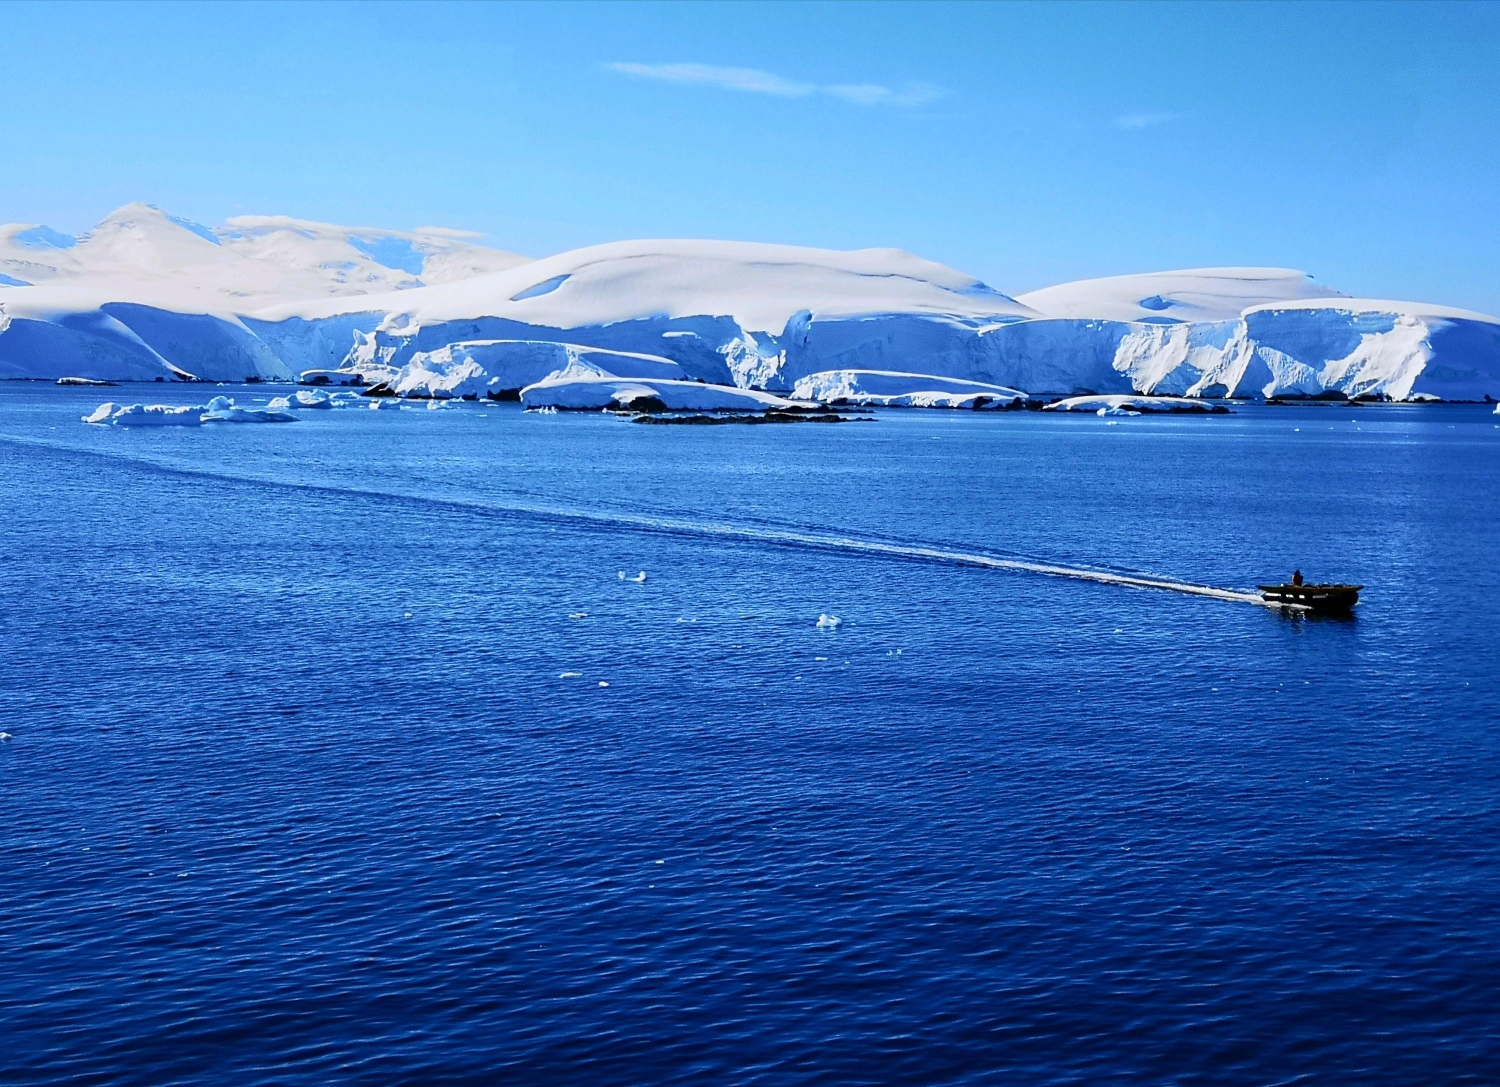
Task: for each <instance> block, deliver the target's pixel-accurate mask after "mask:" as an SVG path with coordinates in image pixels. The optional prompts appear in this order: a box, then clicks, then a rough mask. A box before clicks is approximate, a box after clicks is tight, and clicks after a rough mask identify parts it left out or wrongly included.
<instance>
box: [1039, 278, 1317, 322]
mask: <svg viewBox="0 0 1500 1087" xmlns="http://www.w3.org/2000/svg"><path fill="white" fill-rule="evenodd" d="M1342 297H1344V295H1343V294H1342V293H1341V292H1339V291H1335V290H1330V289H1328V288H1326V287H1323V286H1321V285H1320V284H1318V283H1314V282H1313V278H1312V276H1310V275H1308V274H1307V273H1306V272H1299V271H1296V270H1295V269H1292V268H1191V269H1186V270H1184V271H1178V272H1147V273H1144V274H1139V275H1126V276H1109V277H1106V278H1104V279H1080V280H1078V281H1076V282H1074V283H1062V284H1059V285H1058V286H1056V287H1044V288H1043V289H1042V290H1039V291H1032V292H1030V293H1029V294H1023V295H1020V296H1019V298H1018V300H1019V301H1021V302H1024V303H1025V304H1026V305H1028V306H1030V307H1031V308H1032V309H1034V310H1037V311H1038V312H1040V313H1044V314H1046V315H1047V316H1048V317H1072V318H1084V319H1092V320H1106V321H1170V322H1177V321H1191V322H1204V321H1208V322H1213V321H1233V320H1235V319H1236V318H1238V317H1239V316H1240V314H1241V313H1242V312H1243V311H1244V310H1245V308H1246V307H1247V306H1255V305H1261V304H1263V303H1275V302H1291V301H1295V300H1298V299H1308V298H1342Z"/></svg>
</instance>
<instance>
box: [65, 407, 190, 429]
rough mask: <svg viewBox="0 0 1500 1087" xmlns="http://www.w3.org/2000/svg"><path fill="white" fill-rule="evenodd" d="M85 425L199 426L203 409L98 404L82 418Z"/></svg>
mask: <svg viewBox="0 0 1500 1087" xmlns="http://www.w3.org/2000/svg"><path fill="white" fill-rule="evenodd" d="M83 421H84V422H85V423H94V424H110V425H112V426H124V427H142V426H158V427H159V426H201V425H202V423H203V408H202V407H198V406H191V405H190V406H187V407H181V406H174V405H171V404H115V403H112V402H110V403H104V404H100V405H99V406H98V407H97V408H95V409H94V410H93V411H92V412H91V413H90V414H88V415H85V416H84V417H83Z"/></svg>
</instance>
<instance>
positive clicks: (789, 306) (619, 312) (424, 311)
mask: <svg viewBox="0 0 1500 1087" xmlns="http://www.w3.org/2000/svg"><path fill="white" fill-rule="evenodd" d="M382 307H384V308H386V309H388V310H390V311H392V312H394V311H397V310H399V311H400V312H401V313H403V314H404V315H406V316H408V318H409V320H410V323H413V324H418V325H430V324H435V323H438V322H442V321H451V320H462V319H466V318H473V317H478V316H494V317H505V318H509V319H511V320H515V321H520V322H525V323H527V324H531V325H542V326H548V327H552V328H577V327H580V326H584V325H608V324H614V323H616V322H620V321H629V320H633V319H636V318H642V317H693V316H700V315H703V316H715V317H731V318H733V319H734V320H735V321H736V322H737V323H738V324H739V325H740V327H742V328H745V329H754V330H756V331H766V332H775V333H779V332H781V331H782V330H783V329H784V328H785V327H786V324H787V321H788V320H790V319H791V317H792V316H793V315H794V314H796V313H799V312H803V311H807V312H810V313H812V314H813V315H815V316H817V317H848V316H862V315H868V314H879V313H919V314H932V315H946V316H957V317H970V318H1007V317H1008V318H1012V319H1014V318H1020V317H1029V316H1035V314H1034V313H1033V312H1032V311H1031V310H1030V309H1028V308H1027V307H1026V306H1023V305H1021V304H1020V303H1018V302H1017V301H1016V300H1015V299H1013V298H1011V297H1010V296H1009V295H1005V294H1002V293H1000V292H999V291H996V290H993V289H992V288H990V287H987V286H986V285H985V284H983V283H981V282H980V281H979V280H977V279H975V278H974V277H973V276H969V275H965V274H964V273H962V272H958V271H955V270H954V269H952V268H948V267H945V266H943V265H941V264H936V263H934V262H933V261H929V260H923V259H922V258H921V257H915V256H912V255H911V254H910V253H906V252H903V251H901V250H899V249H859V250H855V251H853V252H839V251H835V250H831V249H804V248H801V247H799V246H794V245H767V244H763V243H760V242H723V241H686V240H668V241H652V240H647V241H628V242H612V243H610V244H608V245H595V246H590V247H588V248H586V249H574V250H571V251H570V252H567V253H560V254H558V255H557V256H555V257H547V258H545V259H543V260H537V261H532V262H531V263H529V264H526V265H524V266H522V267H519V268H513V269H511V270H509V271H505V272H499V273H496V274H494V275H488V276H480V277H478V278H475V279H469V280H464V281H462V282H458V283H449V284H444V285H442V286H437V287H427V288H425V289H419V290H415V291H409V292H403V293H402V294H401V295H400V297H399V298H394V297H387V298H379V299H378V298H366V299H361V300H360V301H359V302H357V303H356V302H352V301H350V302H332V301H331V302H322V303H318V304H315V305H311V306H280V307H274V308H272V309H270V310H267V311H266V312H264V313H262V314H260V315H259V316H262V317H264V318H266V319H268V320H278V319H282V318H286V317H293V316H301V317H308V318H312V317H327V316H331V315H333V314H337V313H350V312H355V311H356V310H359V309H379V308H382Z"/></svg>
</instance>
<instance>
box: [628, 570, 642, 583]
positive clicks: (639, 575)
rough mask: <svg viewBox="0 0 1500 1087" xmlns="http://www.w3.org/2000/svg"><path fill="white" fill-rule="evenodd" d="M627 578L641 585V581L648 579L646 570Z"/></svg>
mask: <svg viewBox="0 0 1500 1087" xmlns="http://www.w3.org/2000/svg"><path fill="white" fill-rule="evenodd" d="M625 580H626V581H633V582H635V583H636V584H637V585H639V584H640V583H641V582H643V581H645V580H646V571H644V570H642V571H641V572H640V573H639V574H636V575H635V577H628V578H626V579H625Z"/></svg>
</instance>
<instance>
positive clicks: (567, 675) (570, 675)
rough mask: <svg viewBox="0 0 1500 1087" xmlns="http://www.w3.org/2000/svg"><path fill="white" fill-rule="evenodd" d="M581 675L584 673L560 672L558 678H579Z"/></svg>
mask: <svg viewBox="0 0 1500 1087" xmlns="http://www.w3.org/2000/svg"><path fill="white" fill-rule="evenodd" d="M581 675H583V673H582V672H559V673H558V675H557V678H558V679H577V678H578V677H579V676H581Z"/></svg>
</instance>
